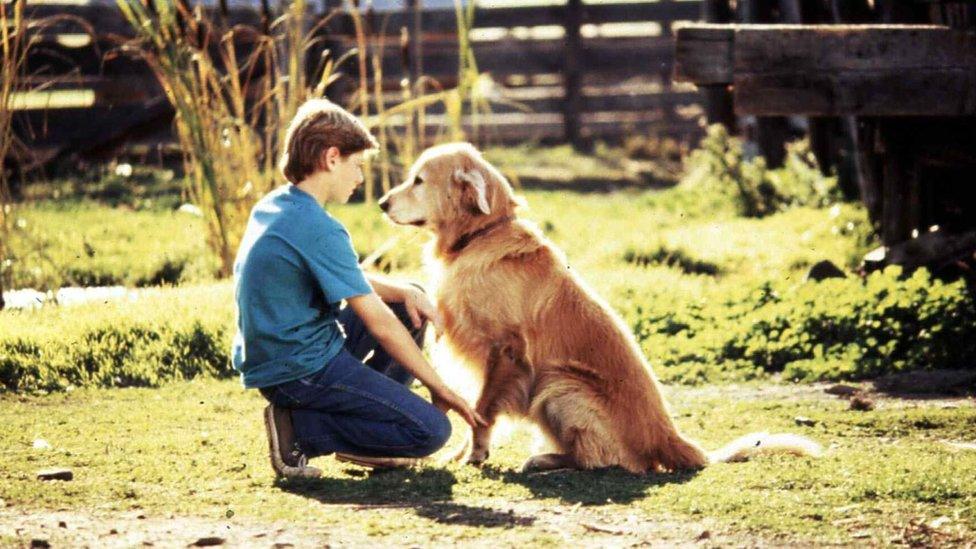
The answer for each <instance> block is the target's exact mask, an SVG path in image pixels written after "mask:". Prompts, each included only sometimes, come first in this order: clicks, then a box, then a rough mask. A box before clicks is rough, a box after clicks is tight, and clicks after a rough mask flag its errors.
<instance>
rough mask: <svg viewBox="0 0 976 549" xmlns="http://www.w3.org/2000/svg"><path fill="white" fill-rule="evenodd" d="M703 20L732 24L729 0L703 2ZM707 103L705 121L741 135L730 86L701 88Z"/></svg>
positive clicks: (718, 85)
mask: <svg viewBox="0 0 976 549" xmlns="http://www.w3.org/2000/svg"><path fill="white" fill-rule="evenodd" d="M702 20H703V21H705V22H706V23H731V22H732V7H731V6H730V5H729V0H705V1H704V2H702ZM699 87H700V88H701V90H702V95H703V96H704V102H705V119H706V120H707V121H708V123H709V124H721V125H723V126H725V129H726V130H727V131H728V132H729V134H732V135H735V134H737V133H739V128H738V124H736V120H735V109H734V108H733V106H732V91H731V90H730V89H729V85H728V84H708V85H703V86H699Z"/></svg>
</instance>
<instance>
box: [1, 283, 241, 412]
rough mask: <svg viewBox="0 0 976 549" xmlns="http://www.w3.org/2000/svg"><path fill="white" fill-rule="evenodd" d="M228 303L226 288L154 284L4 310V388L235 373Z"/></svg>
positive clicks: (138, 382) (146, 383)
mask: <svg viewBox="0 0 976 549" xmlns="http://www.w3.org/2000/svg"><path fill="white" fill-rule="evenodd" d="M231 304H232V300H231V298H230V296H229V295H227V292H226V291H217V292H214V291H213V289H211V288H206V287H201V288H195V289H192V290H182V291H180V292H177V291H175V290H162V291H161V290H157V291H156V293H144V294H141V295H140V297H139V298H138V299H137V300H136V301H133V302H119V303H117V304H100V303H99V304H90V305H77V306H72V307H65V308H63V309H51V310H41V311H25V312H10V313H5V315H6V316H5V317H2V318H0V334H2V335H0V392H4V391H9V392H15V393H31V392H39V391H46V392H50V391H64V390H67V389H69V388H72V387H134V386H138V387H155V386H158V385H160V384H162V383H164V382H167V381H172V380H180V379H192V378H194V377H200V376H202V377H228V376H232V375H234V370H233V369H232V368H231V366H230V360H229V357H228V354H227V353H228V350H229V349H230V337H231V332H230V330H231V328H232V327H233V325H232V323H231V319H232V314H233V311H232V305H231Z"/></svg>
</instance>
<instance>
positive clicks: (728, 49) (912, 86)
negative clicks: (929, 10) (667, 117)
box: [675, 24, 976, 116]
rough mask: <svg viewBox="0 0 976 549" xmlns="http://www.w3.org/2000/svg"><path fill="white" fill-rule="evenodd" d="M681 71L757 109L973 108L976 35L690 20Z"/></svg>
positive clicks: (829, 112) (680, 38) (681, 33)
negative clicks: (728, 89) (728, 88)
mask: <svg viewBox="0 0 976 549" xmlns="http://www.w3.org/2000/svg"><path fill="white" fill-rule="evenodd" d="M675 75H676V78H677V79H678V80H683V81H690V82H694V83H696V84H718V83H722V82H726V83H731V84H732V85H733V90H734V94H735V107H736V112H738V113H739V114H755V115H760V116H769V115H787V114H806V115H812V116H839V115H865V116H961V115H973V114H976V34H972V33H968V32H963V31H956V30H952V29H949V28H947V27H941V26H923V25H802V26H796V25H700V24H698V25H689V26H683V27H680V28H679V29H678V33H677V45H676V68H675Z"/></svg>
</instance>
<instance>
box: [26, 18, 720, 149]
mask: <svg viewBox="0 0 976 549" xmlns="http://www.w3.org/2000/svg"><path fill="white" fill-rule="evenodd" d="M405 4H407V5H408V6H410V5H412V4H414V3H411V2H405ZM325 5H326V6H328V5H329V2H325ZM206 9H207V11H208V12H209V14H210V16H211V17H212V18H213V19H214V20H217V21H225V22H226V23H227V24H246V25H251V26H254V27H256V28H267V27H268V26H269V25H270V21H271V20H272V19H273V17H274V14H264V15H262V13H261V12H260V10H259V9H252V8H245V7H241V6H235V7H232V8H230V9H228V10H227V11H225V12H221V11H220V10H219V9H218V8H215V7H208V8H206ZM414 9H415V8H414ZM701 9H702V8H701V2H700V1H698V0H659V1H654V2H644V3H610V4H598V5H586V4H582V3H581V2H580V1H579V0H569V3H568V4H564V5H553V6H528V7H506V8H493V9H480V8H479V9H477V10H476V11H475V18H474V28H473V30H472V34H471V38H472V44H473V50H474V53H475V57H476V59H477V61H478V68H479V70H480V71H482V72H486V73H488V74H490V75H491V77H492V80H493V82H494V83H495V85H494V87H493V93H492V96H493V97H494V98H495V99H496V100H497V101H496V102H494V104H493V105H492V109H491V111H492V112H491V113H490V114H488V115H487V116H482V117H480V118H479V122H480V128H481V131H479V132H478V133H477V134H476V135H474V136H473V138H475V139H476V140H494V141H502V142H508V141H521V140H527V139H528V140H543V141H564V140H565V141H571V142H574V143H577V144H579V143H582V142H585V141H586V140H588V139H592V138H611V139H619V138H621V137H623V136H625V134H626V133H627V132H646V133H654V134H657V135H661V136H670V137H674V138H676V139H679V140H690V139H694V138H696V137H697V136H698V135H699V132H700V128H699V123H698V120H699V118H700V117H701V116H700V115H701V109H700V108H699V107H698V103H699V101H698V96H697V94H696V93H693V91H692V90H693V88H691V87H684V88H682V87H672V84H671V73H672V70H673V62H674V59H673V57H674V53H673V45H672V27H673V26H674V24H675V23H678V22H681V21H688V20H696V19H698V17H699V14H700V11H701ZM27 11H28V14H29V16H30V17H31V18H33V19H41V18H44V17H48V16H52V15H61V14H70V15H71V16H72V18H69V19H63V20H59V21H58V22H57V23H56V24H53V25H48V26H45V27H43V28H42V29H41V30H39V31H38V33H37V35H36V36H35V37H34V44H35V45H34V48H33V54H32V56H31V58H30V60H29V62H28V74H31V75H32V76H31V77H30V78H31V79H32V80H33V82H32V87H33V85H35V84H38V83H40V84H41V85H40V87H39V88H37V91H32V92H29V93H28V94H26V97H21V98H19V100H18V102H17V103H16V106H17V108H18V109H20V110H22V111H23V112H22V113H21V116H20V117H19V118H20V122H19V123H18V128H17V129H18V132H19V133H20V134H21V136H22V137H24V138H26V140H27V141H28V142H29V143H30V144H31V145H32V150H33V151H34V152H35V155H36V158H34V159H33V162H34V163H36V162H43V161H45V160H47V159H50V158H54V157H56V156H58V155H62V154H65V153H80V154H81V155H82V156H85V155H91V154H96V155H97V154H109V153H113V152H114V151H116V150H117V148H118V146H119V145H120V144H122V143H124V142H129V143H139V142H142V143H143V144H151V143H152V141H153V140H156V141H158V140H160V139H162V140H163V141H165V140H166V139H167V134H168V132H169V128H170V125H171V118H172V111H171V110H170V109H168V108H167V106H166V105H165V102H161V101H160V98H161V95H162V90H161V89H160V88H159V85H158V84H157V83H156V82H155V79H154V77H153V75H152V73H151V72H150V71H149V70H148V67H147V66H146V65H145V64H144V63H143V62H141V61H140V60H138V59H136V58H133V57H132V56H128V55H123V54H121V53H120V52H119V49H118V47H119V45H120V44H121V43H122V42H123V41H124V39H125V38H126V37H130V36H131V35H132V32H131V29H130V28H129V27H128V24H127V23H126V21H125V20H124V19H123V17H122V16H121V14H120V13H119V11H118V9H117V8H116V7H115V5H114V3H107V2H104V1H102V2H99V3H89V4H84V5H77V4H76V3H68V2H65V3H64V4H58V3H51V2H50V1H46V2H45V3H43V4H36V5H33V4H28V10H27ZM315 17H316V18H321V17H329V19H328V21H327V23H326V24H325V25H324V27H323V28H322V30H321V31H320V32H321V38H322V42H321V44H320V45H319V47H321V48H329V49H331V50H332V52H333V55H334V57H338V56H339V55H341V53H342V52H343V51H346V50H348V49H350V48H352V47H354V46H355V37H354V36H353V32H352V21H351V18H350V17H349V16H348V15H347V14H345V13H343V12H341V11H335V10H329V12H328V13H322V14H319V15H316V16H315ZM364 21H365V22H366V30H367V33H368V35H369V36H370V44H371V48H376V47H377V44H378V43H379V42H381V41H382V42H383V43H384V44H385V46H384V48H383V49H382V57H381V63H380V66H381V70H382V73H383V80H384V81H383V83H382V88H383V89H384V90H386V91H387V92H389V96H390V102H396V101H397V100H398V99H397V97H398V95H397V93H396V92H397V91H398V90H399V89H400V86H401V82H402V81H403V80H404V79H405V78H410V77H414V78H415V77H416V71H417V70H418V68H417V67H416V66H415V67H408V66H405V61H404V55H403V51H401V48H400V45H399V36H400V34H401V32H404V29H405V31H406V33H407V35H408V36H409V37H410V38H409V39H410V42H411V44H413V49H412V50H411V51H412V52H414V53H416V52H422V56H421V59H420V60H419V63H418V65H419V70H421V71H422V72H423V75H424V76H425V77H427V78H428V79H431V80H433V81H436V82H438V83H439V85H441V86H444V87H450V86H453V85H455V83H456V79H457V70H458V47H457V36H456V29H457V27H456V15H455V13H454V11H453V10H443V9H442V10H420V11H418V12H415V11H411V8H409V7H408V8H404V9H402V10H397V11H390V12H375V11H369V12H367V13H366V14H365V17H364ZM615 27H618V28H615ZM619 27H623V29H622V30H621V29H620V28H619ZM381 38H382V40H381ZM238 47H239V48H242V49H244V50H246V48H247V44H246V43H242V44H239V45H238ZM374 51H380V50H378V49H376V50H374ZM354 69H355V66H354V63H352V64H349V65H348V66H346V67H345V70H344V72H346V73H347V76H344V77H343V78H342V79H340V81H339V82H338V83H337V85H335V86H334V87H333V88H332V89H330V90H329V92H328V93H329V95H330V97H332V99H334V100H337V101H339V102H341V103H347V102H348V101H349V100H350V97H351V93H352V92H353V91H354V90H355V89H356V88H357V87H358V82H357V79H358V74H354V73H355V72H356V71H355V70H354ZM371 69H372V67H370V71H371ZM372 77H373V75H372V74H370V78H372ZM371 88H372V86H371ZM72 91H75V92H76V93H74V94H72V93H71V92H72ZM347 104H348V103H347ZM430 114H431V115H432V116H433V118H431V119H432V120H436V116H437V115H438V114H440V113H439V111H438V110H437V109H436V108H435V109H432V110H431V111H430ZM27 163H31V162H30V161H28V162H27Z"/></svg>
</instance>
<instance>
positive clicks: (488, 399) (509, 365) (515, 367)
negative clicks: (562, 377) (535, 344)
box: [467, 343, 532, 465]
mask: <svg viewBox="0 0 976 549" xmlns="http://www.w3.org/2000/svg"><path fill="white" fill-rule="evenodd" d="M523 356H524V354H523V350H522V348H521V345H520V344H517V343H513V344H510V345H498V344H496V345H492V348H491V351H490V352H489V356H488V364H487V368H486V374H485V384H484V387H482V389H481V395H480V396H479V397H478V403H477V404H476V405H475V411H477V412H478V414H479V415H481V417H483V418H484V419H485V421H486V422H488V425H487V426H484V427H481V426H479V427H475V428H474V429H473V430H472V432H471V453H470V454H469V455H468V458H467V462H468V463H470V464H472V465H480V464H481V463H483V462H484V461H485V460H486V459H488V455H489V445H490V444H491V429H492V427H494V424H495V421H496V420H497V419H498V416H499V414H501V413H503V412H516V413H520V414H525V412H526V411H527V409H528V401H529V386H530V384H531V382H532V369H531V367H529V365H528V363H526V362H525V360H524V358H523Z"/></svg>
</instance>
